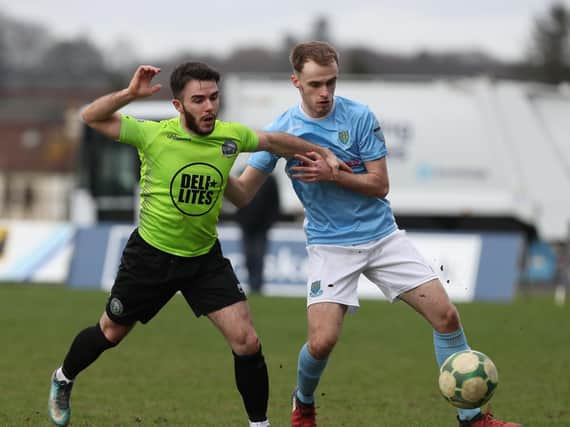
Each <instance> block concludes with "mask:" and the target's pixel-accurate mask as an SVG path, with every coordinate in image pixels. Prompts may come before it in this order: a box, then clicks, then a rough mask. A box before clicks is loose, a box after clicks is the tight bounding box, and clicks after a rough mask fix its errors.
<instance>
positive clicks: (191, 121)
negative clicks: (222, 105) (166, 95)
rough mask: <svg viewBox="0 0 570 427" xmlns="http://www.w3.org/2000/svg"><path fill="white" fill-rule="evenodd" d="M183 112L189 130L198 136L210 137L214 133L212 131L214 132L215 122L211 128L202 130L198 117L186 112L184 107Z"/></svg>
mask: <svg viewBox="0 0 570 427" xmlns="http://www.w3.org/2000/svg"><path fill="white" fill-rule="evenodd" d="M182 110H183V111H184V121H185V122H186V126H188V129H190V130H191V131H192V132H194V133H195V134H196V135H209V134H211V133H212V131H213V130H214V124H215V121H214V122H212V126H211V128H210V129H208V130H206V131H205V130H202V129H200V126H198V120H196V117H195V116H194V115H193V114H192V113H189V112H188V111H186V109H185V108H184V106H182Z"/></svg>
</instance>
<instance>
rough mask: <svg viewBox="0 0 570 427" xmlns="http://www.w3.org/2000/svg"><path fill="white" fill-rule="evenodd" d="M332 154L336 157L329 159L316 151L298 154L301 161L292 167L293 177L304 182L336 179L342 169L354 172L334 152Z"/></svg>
mask: <svg viewBox="0 0 570 427" xmlns="http://www.w3.org/2000/svg"><path fill="white" fill-rule="evenodd" d="M331 154H332V152H331ZM332 156H333V157H334V159H332V158H331V159H330V161H329V159H325V158H323V156H321V155H320V154H319V153H316V152H314V151H310V152H308V153H306V154H296V155H295V158H296V159H297V160H300V161H301V163H300V164H299V165H298V166H293V167H291V172H293V174H292V175H291V177H292V178H295V179H298V180H300V181H303V182H319V181H336V180H337V179H338V175H339V174H340V171H344V172H348V173H353V172H352V169H351V168H350V166H348V165H347V164H346V163H344V162H343V161H342V160H339V159H338V158H337V157H336V156H334V154H333V155H332ZM335 167H336V169H335Z"/></svg>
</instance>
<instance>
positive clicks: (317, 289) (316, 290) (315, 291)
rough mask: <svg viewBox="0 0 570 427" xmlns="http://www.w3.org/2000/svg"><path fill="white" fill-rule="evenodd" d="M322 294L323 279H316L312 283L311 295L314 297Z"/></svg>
mask: <svg viewBox="0 0 570 427" xmlns="http://www.w3.org/2000/svg"><path fill="white" fill-rule="evenodd" d="M322 294H323V290H322V289H321V281H320V280H315V281H314V282H313V283H311V292H310V294H309V295H310V296H311V297H312V298H314V297H320V296H321V295H322Z"/></svg>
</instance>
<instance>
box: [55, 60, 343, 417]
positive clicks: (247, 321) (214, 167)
mask: <svg viewBox="0 0 570 427" xmlns="http://www.w3.org/2000/svg"><path fill="white" fill-rule="evenodd" d="M159 72H160V69H159V68H156V67H153V66H148V65H143V66H140V67H138V68H137V70H136V72H135V73H134V75H133V77H132V79H131V81H130V83H129V86H128V87H127V88H126V89H123V90H120V91H118V92H114V93H111V94H109V95H106V96H103V97H101V98H99V99H97V100H95V101H93V102H92V103H91V104H89V105H88V106H87V107H86V108H85V109H84V110H83V112H82V118H83V120H84V121H85V122H86V123H87V124H88V125H89V126H91V127H92V128H93V129H95V130H97V131H99V132H101V133H103V134H104V135H106V136H108V137H110V138H112V139H114V140H118V141H119V142H122V143H126V144H130V145H132V146H134V147H135V148H136V149H137V150H138V153H139V156H140V159H141V178H140V187H141V195H140V196H141V197H140V213H139V226H138V227H137V228H136V229H135V230H134V231H133V233H132V234H131V236H130V238H129V240H128V242H127V244H126V247H125V249H124V251H123V255H122V258H121V264H120V266H119V271H118V273H117V276H116V279H115V283H114V285H113V288H112V290H111V294H110V296H109V299H108V301H107V304H106V308H105V310H104V312H103V314H102V316H101V318H100V319H99V321H98V322H97V324H95V325H94V326H92V327H88V328H86V329H84V330H82V331H81V332H79V334H78V335H77V336H76V337H75V339H74V340H73V342H72V344H71V347H70V348H69V351H68V353H67V355H66V356H65V359H64V361H63V364H62V365H61V366H60V367H59V368H58V369H56V370H55V371H54V373H53V375H52V380H51V389H50V395H49V401H48V412H49V416H50V418H51V420H52V421H53V422H54V423H55V424H56V425H59V426H64V425H67V424H68V423H69V419H70V415H71V407H70V395H71V389H72V386H73V380H74V379H75V377H76V376H77V375H78V374H79V373H80V372H81V371H83V370H84V369H85V368H87V367H88V366H89V365H91V363H93V362H94V361H95V360H96V359H97V358H98V357H99V355H100V354H101V353H102V352H103V351H105V350H107V349H109V348H111V347H114V346H116V345H117V344H118V343H119V342H120V341H121V340H122V339H123V338H124V337H125V336H126V335H127V334H128V333H129V332H130V331H131V329H132V328H133V326H134V325H135V323H136V322H141V323H143V324H144V323H147V322H148V321H149V320H151V319H152V318H153V317H154V316H155V315H156V314H157V313H158V311H159V310H160V309H161V308H162V307H163V306H164V305H165V304H166V303H167V302H168V301H169V300H170V298H172V296H173V295H174V294H175V293H176V292H178V291H180V292H181V294H182V295H183V296H184V298H185V299H186V301H187V303H188V304H189V305H190V308H191V309H192V310H193V312H194V314H195V315H196V316H201V315H205V316H207V317H208V318H209V319H210V321H211V322H212V323H213V324H214V326H216V327H217V328H218V329H219V330H220V332H221V333H222V335H223V336H224V338H225V339H226V341H227V342H228V344H229V346H230V348H231V350H232V353H233V357H234V367H235V378H236V384H237V388H238V390H239V392H240V393H241V396H242V399H243V403H244V406H245V409H246V412H247V415H248V417H249V422H250V426H256V427H265V426H269V421H268V420H267V401H268V395H269V380H268V374H267V366H266V364H265V360H264V357H263V354H262V351H261V344H260V341H259V338H258V336H257V333H256V331H255V328H254V326H253V323H252V319H251V316H250V312H249V308H248V305H247V302H246V296H245V294H244V292H243V290H242V289H241V287H240V285H239V282H238V279H237V278H236V276H235V274H234V271H233V269H232V266H231V264H230V262H229V261H228V260H227V259H226V258H224V256H223V254H222V251H221V248H220V244H219V242H218V239H217V230H216V224H217V222H218V216H219V212H220V208H221V204H222V196H223V194H224V190H225V187H226V184H227V182H228V175H229V172H230V169H231V167H232V165H233V163H234V161H235V160H236V157H237V155H238V154H239V153H240V152H248V151H249V152H251V151H258V150H267V151H270V152H273V153H276V154H278V155H281V156H286V157H287V156H293V155H294V154H297V153H306V152H310V151H317V152H319V153H320V154H321V155H323V156H324V157H325V158H326V159H327V161H328V162H329V165H330V166H331V167H332V168H333V169H334V170H335V171H337V172H338V170H339V169H345V168H347V167H346V165H344V164H342V163H339V161H338V159H337V158H336V157H335V156H334V154H332V152H331V151H329V150H327V149H321V148H320V147H318V146H315V145H313V144H310V143H308V142H306V141H304V140H302V139H300V138H298V137H296V136H293V135H290V134H287V133H280V132H256V131H253V130H251V129H249V128H247V127H246V126H244V125H241V124H239V123H230V122H223V121H220V120H217V114H218V110H219V108H220V92H219V88H218V82H219V79H220V75H219V73H218V72H217V71H215V70H213V69H212V68H210V67H209V66H207V65H206V64H203V63H198V62H189V63H185V64H182V65H179V66H178V67H177V68H176V69H175V70H174V72H173V73H172V75H171V77H170V86H171V90H172V94H173V97H174V99H173V104H174V107H175V108H176V110H177V111H178V112H179V116H178V117H175V118H172V119H170V120H164V121H161V122H153V121H144V120H137V119H135V118H132V117H129V116H125V115H122V114H121V113H119V112H118V110H119V109H120V108H122V107H123V106H125V105H126V104H128V103H129V102H131V101H134V100H137V99H141V98H145V97H148V96H151V95H152V94H154V93H156V92H157V91H158V90H160V88H161V86H160V85H157V84H153V83H152V79H153V77H154V76H155V75H156V74H158V73H159Z"/></svg>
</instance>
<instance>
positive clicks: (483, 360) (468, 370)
mask: <svg viewBox="0 0 570 427" xmlns="http://www.w3.org/2000/svg"><path fill="white" fill-rule="evenodd" d="M498 384H499V375H498V372H497V368H496V366H495V364H494V363H493V361H492V360H491V359H490V358H489V357H488V356H486V355H485V354H483V353H481V352H478V351H474V350H465V351H458V352H457V353H453V354H452V355H451V356H449V357H448V358H447V359H446V360H445V362H443V364H442V365H441V368H440V370H439V391H440V392H441V394H442V396H443V397H444V398H445V400H447V401H448V402H449V403H450V404H452V405H453V406H455V407H457V408H463V409H473V408H478V407H480V406H482V405H484V404H485V403H486V402H488V401H489V399H491V397H492V396H493V393H494V392H495V390H496V388H497V385H498Z"/></svg>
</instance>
